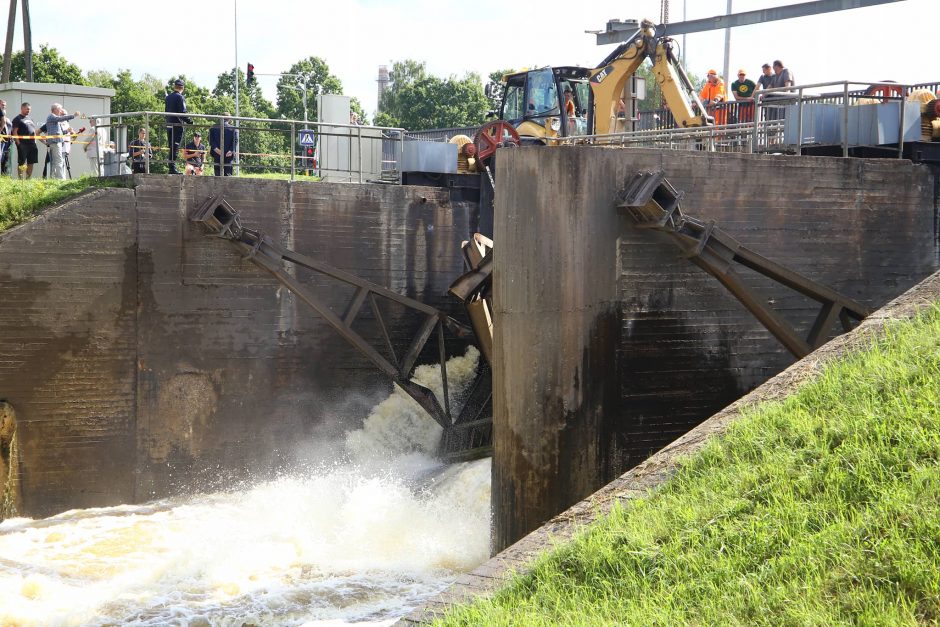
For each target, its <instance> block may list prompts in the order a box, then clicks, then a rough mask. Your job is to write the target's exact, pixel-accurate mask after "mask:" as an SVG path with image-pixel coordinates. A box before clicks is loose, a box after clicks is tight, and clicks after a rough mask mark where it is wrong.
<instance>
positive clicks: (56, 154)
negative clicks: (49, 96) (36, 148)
mask: <svg viewBox="0 0 940 627" xmlns="http://www.w3.org/2000/svg"><path fill="white" fill-rule="evenodd" d="M51 111H52V112H51V113H50V114H49V116H48V117H47V118H46V135H47V137H48V139H47V140H46V145H47V146H48V147H49V161H50V165H51V168H50V172H49V177H50V178H53V179H58V180H62V181H64V180H65V178H66V169H65V151H64V145H65V141H64V138H65V137H66V133H70V132H71V131H72V129H71V127H69V125H68V121H69V120H72V119H74V118H76V117H81V115H82V114H81V113H80V112H79V111H76V112H75V113H73V114H71V115H69V114H68V113H67V112H66V110H65V109H63V108H62V105H61V104H59V103H58V102H53V103H52V108H51ZM70 141H71V139H70ZM70 147H71V144H70Z"/></svg>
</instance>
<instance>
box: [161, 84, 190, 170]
mask: <svg viewBox="0 0 940 627" xmlns="http://www.w3.org/2000/svg"><path fill="white" fill-rule="evenodd" d="M185 87H186V83H184V82H183V80H182V79H179V78H178V79H176V80H175V81H173V91H171V92H170V93H169V94H167V96H166V100H165V101H164V104H165V105H166V107H165V110H166V112H167V113H171V114H174V113H175V114H177V115H168V116H166V140H167V141H166V143H167V150H169V152H170V154H169V156H168V157H167V160H168V161H169V162H170V174H179V172H177V171H176V156H177V154H178V153H179V151H180V144H182V143H183V125H184V124H191V123H192V120H191V119H190V118H189V117H187V116H185V115H179V114H183V113H186V99H185V98H184V97H183V89H184V88H185Z"/></svg>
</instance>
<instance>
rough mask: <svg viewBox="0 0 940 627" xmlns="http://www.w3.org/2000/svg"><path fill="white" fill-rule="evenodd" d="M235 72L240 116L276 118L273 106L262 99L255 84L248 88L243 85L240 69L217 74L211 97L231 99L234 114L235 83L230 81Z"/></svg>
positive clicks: (265, 99) (259, 90)
mask: <svg viewBox="0 0 940 627" xmlns="http://www.w3.org/2000/svg"><path fill="white" fill-rule="evenodd" d="M236 71H237V73H238V104H239V110H240V112H241V114H242V116H243V117H248V118H274V117H277V116H276V114H277V109H275V107H274V104H273V103H272V102H271V101H270V100H268V99H267V98H265V97H264V94H262V93H261V88H260V87H258V83H257V82H255V83H254V84H252V85H250V86H249V85H247V84H246V83H245V74H244V72H242V71H241V69H236V68H232V69H231V70H230V71H228V72H223V73H222V74H219V77H218V79H217V80H216V83H215V88H214V89H213V90H212V97H213V98H221V97H222V96H229V97H231V99H232V103H231V106H232V113H233V114H234V113H235V109H234V106H235V81H234V80H232V77H233V76H234V75H235V73H236Z"/></svg>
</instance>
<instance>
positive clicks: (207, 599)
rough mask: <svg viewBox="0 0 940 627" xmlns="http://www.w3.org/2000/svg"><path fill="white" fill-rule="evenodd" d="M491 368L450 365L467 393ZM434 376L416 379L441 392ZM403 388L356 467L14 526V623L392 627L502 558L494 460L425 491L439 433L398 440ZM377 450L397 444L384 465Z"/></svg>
mask: <svg viewBox="0 0 940 627" xmlns="http://www.w3.org/2000/svg"><path fill="white" fill-rule="evenodd" d="M477 358H478V354H475V350H474V351H473V352H472V353H471V352H468V355H467V356H465V357H461V358H455V359H453V360H451V362H449V364H448V381H449V382H452V388H453V390H452V391H453V392H454V396H458V395H459V394H461V393H462V390H464V389H466V387H467V385H469V382H470V381H469V380H470V378H471V377H472V375H473V373H474V371H475V365H476V359H477ZM471 363H472V365H473V367H472V368H471V367H470V364H471ZM452 368H453V369H452ZM428 376H431V375H429V374H428V372H427V370H422V369H420V368H419V372H418V373H417V374H416V378H420V382H421V383H422V384H424V385H428V387H431V388H432V389H435V386H434V385H433V383H432V382H431V381H430V380H429V379H428V378H427V377H428ZM436 389H437V390H439V389H440V382H439V380H438V383H437V385H436ZM396 390H397V389H396ZM438 393H439V392H438ZM397 394H400V392H399V391H396V393H395V394H392V396H391V397H390V398H389V399H387V400H386V401H383V402H382V403H380V404H379V405H378V406H377V407H376V408H375V409H374V410H373V413H372V415H371V416H370V417H369V419H368V420H367V421H366V424H365V427H364V429H363V431H362V432H357V433H358V435H353V434H351V435H350V437H349V439H348V445H349V450H350V456H351V457H352V458H354V459H356V460H357V461H359V463H356V464H347V465H342V466H334V467H332V468H325V469H322V470H320V471H317V472H312V473H308V474H306V475H305V476H302V477H287V478H283V479H280V480H277V481H273V482H270V483H266V484H263V485H258V486H255V487H253V488H251V489H248V490H244V491H240V492H233V493H224V494H214V495H205V496H199V497H194V498H186V499H174V500H167V501H160V502H156V503H150V504H147V505H137V506H120V507H112V508H104V509H94V510H91V509H90V510H73V511H71V512H66V513H64V514H61V515H59V516H54V517H52V518H47V519H44V520H39V521H32V520H27V519H13V520H8V521H5V522H4V523H0V625H8V624H12V625H100V624H121V625H166V624H202V625H241V624H244V623H248V624H257V625H269V624H277V625H301V624H355V623H357V622H369V623H382V624H387V623H389V622H390V621H391V620H393V619H394V618H396V617H399V616H401V615H402V614H404V613H406V612H407V611H408V610H409V609H411V608H413V607H415V606H416V605H418V604H419V603H420V602H421V601H423V600H424V599H426V598H427V597H428V596H430V595H432V594H434V593H436V592H438V591H440V590H441V589H443V588H444V587H446V586H447V585H448V584H449V583H450V582H451V581H452V580H453V579H454V577H455V576H456V574H457V573H459V572H463V571H467V570H469V569H471V568H473V567H474V566H476V565H477V564H479V563H481V562H482V561H483V560H485V559H486V558H487V556H488V551H489V493H490V485H489V484H490V480H489V476H490V464H489V461H488V460H480V461H476V462H471V463H467V464H460V465H455V466H452V467H450V468H448V469H446V470H445V471H444V472H442V473H440V474H439V475H438V476H437V478H436V480H435V481H433V482H431V483H430V484H426V485H424V486H422V487H421V488H420V489H419V488H416V487H415V485H414V484H413V482H412V481H411V479H410V477H411V476H412V475H413V474H414V472H415V470H416V469H420V468H422V467H424V468H427V467H431V466H432V464H434V463H435V462H432V461H431V460H430V459H429V458H427V457H425V456H424V454H423V453H422V452H421V451H427V450H432V449H433V446H434V445H436V439H433V438H432V437H431V436H430V435H428V434H426V432H427V431H433V429H429V428H428V427H427V423H431V425H432V426H433V427H435V428H436V429H438V434H439V427H437V426H436V425H434V423H433V421H431V419H430V418H428V417H427V416H426V415H422V416H420V418H421V420H418V419H415V418H414V416H412V415H411V413H409V411H407V410H405V409H404V408H403V409H402V412H403V413H402V414H399V415H400V416H402V420H401V421H400V422H399V423H398V425H399V427H398V429H397V430H396V428H395V426H394V424H395V414H394V412H393V411H392V410H391V409H390V406H389V405H402V403H399V400H396V395H397ZM404 398H405V399H406V400H407V401H408V402H410V403H414V402H413V401H411V399H410V398H408V397H407V396H405V397H404ZM407 404H408V403H403V405H404V406H407ZM415 406H416V405H415ZM380 424H381V425H382V426H381V427H379V425H380ZM396 432H397V433H398V435H397V436H396V435H395V434H396ZM378 442H386V443H391V442H397V443H398V444H397V445H395V446H397V448H394V449H393V451H394V452H393V453H392V454H382V455H381V457H382V459H383V460H384V462H383V464H382V465H381V467H379V466H377V465H376V464H375V463H372V462H374V461H375V460H374V458H375V457H376V455H378V451H379V450H380V448H379V447H380V444H379V443H378ZM419 444H420V445H421V446H419ZM422 446H423V447H424V448H422ZM366 458H369V460H370V463H368V464H367V463H364V461H365V459H366Z"/></svg>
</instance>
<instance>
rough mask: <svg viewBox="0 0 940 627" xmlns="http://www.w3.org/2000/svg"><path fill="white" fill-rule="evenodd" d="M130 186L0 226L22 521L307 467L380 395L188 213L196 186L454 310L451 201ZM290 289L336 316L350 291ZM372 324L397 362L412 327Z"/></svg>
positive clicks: (2, 384)
mask: <svg viewBox="0 0 940 627" xmlns="http://www.w3.org/2000/svg"><path fill="white" fill-rule="evenodd" d="M131 184H132V188H131V189H106V190H99V191H95V192H91V193H89V194H87V195H84V196H82V197H79V198H76V199H74V200H72V201H70V202H67V203H65V204H64V205H62V206H60V207H57V208H54V209H51V210H49V211H47V212H46V213H44V214H43V215H42V216H40V217H39V218H38V219H37V220H36V221H34V222H32V223H29V224H26V225H23V226H20V227H18V228H16V229H13V230H11V231H8V232H6V233H3V234H0V294H2V298H0V328H2V330H3V332H2V333H0V399H2V400H5V401H7V402H8V403H9V404H10V406H12V407H13V408H14V410H15V419H16V424H17V437H18V453H19V477H20V488H21V492H22V504H21V508H20V510H21V513H22V514H25V515H28V516H45V515H49V514H53V513H57V512H61V511H63V510H66V509H71V508H84V507H95V506H106V505H114V504H118V503H124V502H141V501H145V500H148V499H152V498H157V497H162V496H166V495H172V494H177V493H180V492H184V491H187V490H205V489H212V488H216V487H220V486H223V485H226V484H227V483H228V482H230V481H232V480H236V479H242V478H249V477H255V478H258V477H262V478H263V477H265V476H269V475H270V474H272V473H273V472H275V471H277V470H278V469H280V468H284V467H289V466H290V465H292V464H294V463H296V462H298V461H301V462H302V461H309V459H310V456H311V449H315V448H316V446H318V445H321V444H322V443H323V442H324V441H326V440H328V439H329V438H331V437H333V436H336V435H339V434H341V433H342V432H343V431H344V430H347V429H350V428H356V427H357V426H358V425H357V424H356V423H355V421H356V420H357V419H358V420H361V419H362V418H364V417H365V416H366V415H367V413H368V409H369V408H370V407H371V405H372V404H373V403H374V402H376V401H377V400H380V399H381V398H383V397H384V396H385V395H387V393H388V392H389V390H390V387H391V383H390V382H389V381H387V380H386V379H385V378H384V377H383V376H381V374H380V373H379V372H378V371H377V370H376V369H375V367H374V366H373V365H372V363H371V362H369V361H368V360H366V359H365V358H363V357H361V356H360V355H359V353H358V352H357V351H355V350H354V349H353V348H352V347H351V346H350V345H348V344H347V343H346V342H345V341H344V340H343V339H341V338H340V337H339V336H338V335H337V334H336V333H334V332H333V331H332V330H331V329H330V328H329V327H328V326H327V325H326V324H324V323H323V322H322V321H321V320H320V319H319V318H318V316H317V315H316V314H315V313H314V312H313V311H312V310H310V309H308V308H307V307H306V305H304V304H303V303H299V302H297V301H296V300H295V299H294V298H293V297H292V296H291V295H290V293H289V292H287V291H286V290H283V289H279V288H278V284H277V283H276V282H275V280H274V279H273V278H271V277H270V276H268V275H266V274H264V273H262V272H261V271H260V270H259V269H258V268H257V267H255V266H254V265H253V264H251V263H250V262H249V261H247V260H245V259H242V258H241V257H240V256H239V254H238V252H237V251H236V249H235V248H234V247H232V246H231V245H230V244H228V243H226V242H222V241H220V240H217V239H210V238H207V237H205V236H204V234H203V232H202V230H201V229H200V228H198V227H197V226H195V225H193V224H191V223H189V222H188V220H187V216H188V214H189V213H190V212H191V211H192V209H193V208H194V207H195V206H197V204H198V203H199V202H201V201H202V200H204V199H205V198H206V197H208V196H210V195H218V194H220V193H223V192H224V194H225V197H226V199H227V200H228V201H229V202H230V203H231V204H232V205H233V206H234V207H235V208H236V209H237V210H238V211H239V212H240V213H241V215H242V220H243V223H244V224H245V225H246V226H249V227H252V228H257V229H260V230H262V231H264V232H265V233H267V234H269V235H271V236H273V237H274V238H275V239H276V240H278V241H280V242H282V243H283V244H284V245H286V246H288V247H291V248H294V249H296V250H298V251H301V252H304V253H306V254H309V255H310V256H312V257H313V258H315V259H319V260H322V261H325V262H327V263H330V264H332V265H334V266H336V267H339V268H342V269H344V270H347V271H350V272H352V273H354V274H357V275H359V276H361V277H363V278H366V279H369V280H371V281H374V282H376V283H378V284H380V285H384V286H388V287H390V288H391V289H393V290H395V291H398V292H400V293H403V294H406V295H408V296H410V297H412V298H415V299H418V300H421V301H423V302H425V303H428V304H431V305H434V306H437V307H439V308H442V309H445V310H452V311H453V312H454V313H455V314H457V315H459V311H460V307H459V304H455V303H453V302H452V301H451V300H450V299H448V298H446V297H445V296H444V293H445V290H446V289H447V286H448V285H449V284H450V282H451V281H452V280H453V279H454V278H455V277H456V276H458V275H459V274H460V273H461V272H462V270H463V262H462V257H461V254H460V242H461V241H462V240H463V239H466V237H467V232H468V224H469V209H468V207H466V206H461V205H459V204H454V205H452V204H451V203H450V201H449V196H448V194H447V193H446V192H442V191H440V190H436V189H429V188H416V187H396V186H383V185H348V184H326V183H310V184H308V183H295V184H289V183H287V182H283V181H263V180H257V179H240V180H239V179H225V180H221V179H214V178H209V177H206V178H188V177H187V178H183V177H161V176H140V177H136V178H135V179H133V181H131ZM298 278H301V280H303V281H305V282H307V283H308V284H309V285H310V286H311V287H312V289H314V290H315V291H316V293H317V294H318V295H319V296H320V297H321V298H322V300H323V302H325V303H327V304H328V305H330V306H333V307H334V308H340V310H342V309H341V308H342V307H343V306H344V304H345V303H347V302H348V300H349V299H350V298H351V296H352V290H351V288H346V287H343V288H337V287H336V285H334V284H332V283H327V282H326V280H325V279H321V278H319V277H317V276H314V275H308V274H304V273H303V271H300V272H299V273H298ZM369 315H370V314H369ZM383 316H385V317H386V322H387V324H388V325H389V333H390V335H391V336H392V341H393V343H394V344H396V350H399V351H403V350H404V348H405V346H406V343H407V342H408V341H410V339H411V337H412V335H413V334H414V332H415V330H416V328H417V325H418V323H419V321H418V320H415V319H414V316H411V315H408V312H406V311H404V310H402V311H401V312H397V311H395V310H393V309H390V310H387V311H383ZM364 317H365V318H368V315H365V316H364ZM367 322H368V320H366V323H367ZM362 333H363V334H366V333H374V334H378V331H377V330H373V331H370V330H369V329H368V324H366V327H364V328H363V329H362ZM450 348H451V350H453V351H457V350H460V349H462V347H461V346H451V347H450ZM430 360H431V359H426V360H420V361H421V363H424V362H425V361H430Z"/></svg>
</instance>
